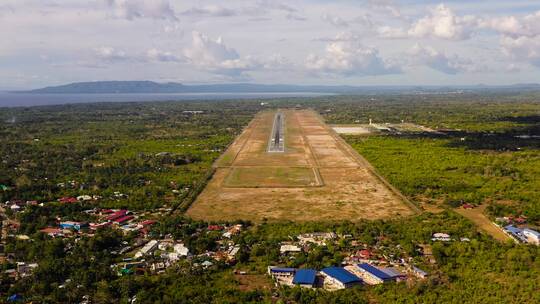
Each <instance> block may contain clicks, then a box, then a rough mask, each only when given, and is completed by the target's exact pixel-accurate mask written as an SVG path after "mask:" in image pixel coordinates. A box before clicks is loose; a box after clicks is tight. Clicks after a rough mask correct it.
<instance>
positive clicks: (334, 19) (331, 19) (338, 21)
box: [321, 13, 349, 27]
mask: <svg viewBox="0 0 540 304" xmlns="http://www.w3.org/2000/svg"><path fill="white" fill-rule="evenodd" d="M321 19H322V20H323V21H325V22H327V23H330V24H331V25H333V26H336V27H347V26H349V22H347V21H346V20H345V19H343V18H341V17H338V16H331V15H329V14H326V13H325V14H323V15H322V16H321Z"/></svg>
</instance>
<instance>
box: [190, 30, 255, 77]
mask: <svg viewBox="0 0 540 304" xmlns="http://www.w3.org/2000/svg"><path fill="white" fill-rule="evenodd" d="M184 56H185V57H186V58H187V59H188V60H189V62H191V63H192V64H193V65H195V66H198V67H200V68H204V69H208V70H211V71H213V72H216V73H219V74H228V75H240V74H242V73H244V72H245V71H247V70H249V69H252V68H254V67H255V65H256V63H255V62H254V61H253V60H252V59H251V58H249V57H248V58H241V57H240V55H239V54H238V52H237V51H236V50H235V49H233V48H229V47H227V46H226V45H225V43H224V42H223V39H222V38H221V37H219V38H217V39H216V40H213V39H211V38H210V37H208V36H206V35H204V34H202V33H200V32H197V31H193V32H192V45H191V47H190V48H187V49H185V50H184Z"/></svg>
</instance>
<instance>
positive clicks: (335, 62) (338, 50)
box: [305, 41, 401, 76]
mask: <svg viewBox="0 0 540 304" xmlns="http://www.w3.org/2000/svg"><path fill="white" fill-rule="evenodd" d="M305 67H306V68H307V69H308V70H309V71H312V72H317V73H323V74H330V75H341V76H370V75H371V76H373V75H384V74H394V73H400V72H401V69H400V68H399V67H397V66H396V65H393V64H391V63H389V62H388V61H386V60H384V59H382V58H381V57H380V55H379V51H378V50H377V49H375V48H372V47H367V46H364V45H362V44H361V43H360V42H359V41H336V42H331V43H329V44H328V45H327V46H326V50H325V52H324V54H323V55H321V56H319V55H315V54H310V55H309V56H308V57H307V59H306V62H305Z"/></svg>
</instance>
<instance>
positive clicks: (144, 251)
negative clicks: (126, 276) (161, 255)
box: [135, 240, 159, 259]
mask: <svg viewBox="0 0 540 304" xmlns="http://www.w3.org/2000/svg"><path fill="white" fill-rule="evenodd" d="M158 244H159V242H158V241H157V240H151V241H150V242H148V243H146V244H145V245H144V246H143V248H141V250H139V251H138V252H137V253H136V254H135V258H136V259H138V258H141V257H143V256H145V255H148V254H151V253H152V252H153V251H154V250H156V248H157V246H158Z"/></svg>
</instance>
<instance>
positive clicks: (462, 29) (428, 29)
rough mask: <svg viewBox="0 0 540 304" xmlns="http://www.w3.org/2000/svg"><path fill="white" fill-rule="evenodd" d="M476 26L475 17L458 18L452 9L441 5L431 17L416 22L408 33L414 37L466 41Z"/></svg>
mask: <svg viewBox="0 0 540 304" xmlns="http://www.w3.org/2000/svg"><path fill="white" fill-rule="evenodd" d="M475 26H476V18H475V17H473V16H463V17H460V16H456V14H454V12H453V11H452V10H451V9H450V8H448V7H447V6H445V5H444V4H440V5H438V6H437V7H435V8H434V9H432V10H431V13H430V14H429V15H427V16H425V17H423V18H421V19H419V20H418V21H416V22H415V23H414V24H413V25H412V26H411V28H410V29H409V30H408V32H407V33H408V35H409V36H412V37H435V38H442V39H449V40H464V39H468V38H470V36H471V33H472V31H473V30H474V28H475Z"/></svg>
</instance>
